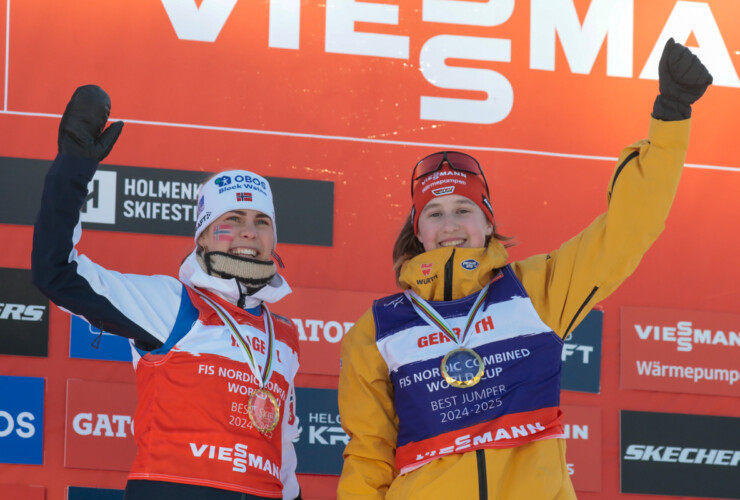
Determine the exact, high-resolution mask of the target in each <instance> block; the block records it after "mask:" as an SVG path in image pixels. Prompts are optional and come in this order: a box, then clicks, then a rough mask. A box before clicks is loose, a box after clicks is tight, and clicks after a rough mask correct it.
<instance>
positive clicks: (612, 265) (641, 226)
mask: <svg viewBox="0 0 740 500" xmlns="http://www.w3.org/2000/svg"><path fill="white" fill-rule="evenodd" d="M689 126H690V120H681V121H671V122H664V121H661V120H657V119H655V118H652V119H651V122H650V133H649V134H648V139H647V140H642V141H639V142H636V143H635V144H633V145H631V146H629V147H628V148H625V149H624V150H623V151H622V154H621V155H620V157H619V159H618V161H617V167H616V169H615V171H614V174H613V175H612V179H611V181H610V182H609V190H608V193H607V211H606V212H605V213H603V214H601V215H599V216H598V217H597V218H596V220H594V221H593V222H592V223H591V224H590V225H589V226H588V227H587V228H586V229H585V230H583V231H582V232H581V233H580V234H578V235H577V236H576V237H574V238H572V239H570V240H568V241H567V242H565V243H564V244H563V245H562V246H561V247H560V248H559V249H557V250H555V251H554V252H552V253H550V254H548V255H535V256H532V257H529V258H527V259H525V260H522V261H519V262H515V263H513V264H512V268H513V269H514V272H515V273H516V275H517V277H518V278H519V279H520V281H521V282H522V284H523V285H524V289H525V290H526V291H527V293H528V294H529V295H530V298H531V299H532V303H533V304H534V306H535V309H536V310H537V312H538V313H539V315H540V317H541V318H542V320H543V321H544V322H545V323H546V324H547V325H548V326H550V328H552V329H553V331H555V333H557V334H558V335H560V336H561V337H565V336H567V335H568V334H569V333H570V332H572V331H573V329H574V328H575V327H576V326H577V325H578V323H580V321H581V320H582V319H583V318H584V317H585V316H586V314H587V313H588V311H590V310H591V308H592V307H593V306H594V305H595V304H596V303H598V302H599V301H601V300H603V299H605V298H606V297H607V296H608V295H609V294H611V293H612V292H613V291H614V290H615V289H616V288H617V287H618V286H619V285H620V284H621V283H622V282H623V281H624V280H625V279H626V278H627V277H628V276H629V275H630V274H632V272H633V271H634V270H635V268H636V267H637V265H638V264H639V263H640V260H641V259H642V256H643V255H644V254H645V252H647V250H648V248H650V245H652V244H653V242H654V241H655V240H656V239H657V238H658V236H659V235H660V233H661V232H662V231H663V228H664V227H665V221H666V218H667V217H668V212H669V211H670V208H671V204H672V203H673V198H674V196H675V194H676V190H677V189H678V182H679V180H680V178H681V171H682V169H683V163H684V159H685V157H686V148H687V147H688V142H689Z"/></svg>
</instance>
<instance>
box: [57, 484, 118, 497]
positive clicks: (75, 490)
mask: <svg viewBox="0 0 740 500" xmlns="http://www.w3.org/2000/svg"><path fill="white" fill-rule="evenodd" d="M67 500H123V490H112V489H106V488H83V487H82V486H68V487H67Z"/></svg>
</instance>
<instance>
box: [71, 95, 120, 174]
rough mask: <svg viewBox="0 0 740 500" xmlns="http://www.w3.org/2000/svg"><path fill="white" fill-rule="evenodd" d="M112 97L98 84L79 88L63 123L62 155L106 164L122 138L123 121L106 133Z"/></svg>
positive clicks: (109, 128) (73, 96) (115, 124)
mask: <svg viewBox="0 0 740 500" xmlns="http://www.w3.org/2000/svg"><path fill="white" fill-rule="evenodd" d="M109 115H110V97H108V94H107V93H106V92H105V90H103V89H101V88H100V87H98V86H97V85H83V86H82V87H77V90H75V93H74V94H72V98H71V99H70V100H69V103H68V104H67V108H66V109H65V110H64V115H62V122H61V123H60V124H59V140H58V146H59V153H60V154H69V155H73V156H81V157H83V158H89V159H91V160H96V161H103V158H105V157H106V156H108V153H110V152H111V149H113V145H114V144H115V143H116V140H117V139H118V136H119V135H121V129H123V122H122V121H118V122H116V123H114V124H112V125H111V126H110V127H108V128H107V129H105V130H104V128H105V124H106V123H107V122H108V116H109Z"/></svg>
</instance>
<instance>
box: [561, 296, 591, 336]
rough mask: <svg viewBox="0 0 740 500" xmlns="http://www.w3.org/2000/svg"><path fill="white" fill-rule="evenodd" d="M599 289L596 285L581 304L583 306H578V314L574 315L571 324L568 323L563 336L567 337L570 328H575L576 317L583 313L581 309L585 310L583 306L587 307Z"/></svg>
mask: <svg viewBox="0 0 740 500" xmlns="http://www.w3.org/2000/svg"><path fill="white" fill-rule="evenodd" d="M598 290H599V287H598V286H595V287H594V288H593V290H591V293H589V294H588V297H586V300H584V301H583V304H581V307H579V308H578V311H576V315H575V316H573V319H572V320H570V325H568V329H567V330H565V333H564V334H563V338H566V337H567V336H568V334H569V333H570V329H571V328H573V323H575V322H576V319H577V318H578V316H579V315H580V314H581V311H583V308H584V307H586V304H588V303H589V302H590V301H591V299H592V298H593V297H594V294H596V292H597V291H598Z"/></svg>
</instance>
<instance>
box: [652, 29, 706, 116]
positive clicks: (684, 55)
mask: <svg viewBox="0 0 740 500" xmlns="http://www.w3.org/2000/svg"><path fill="white" fill-rule="evenodd" d="M711 84H712V75H710V74H709V71H707V68H706V67H705V66H704V65H703V64H702V62H701V61H700V60H699V58H698V57H696V56H695V55H694V54H692V53H691V51H690V50H689V49H687V48H686V47H684V46H683V45H681V44H680V43H676V42H675V41H674V40H673V38H669V39H668V41H667V42H666V44H665V47H664V48H663V55H661V56H660V64H659V65H658V85H659V88H660V95H658V97H656V98H655V104H654V105H653V116H654V117H655V118H658V119H659V120H664V121H673V120H685V119H686V118H690V117H691V105H692V104H694V102H696V100H697V99H699V98H700V97H701V96H702V95H704V92H705V91H706V90H707V87H709V85H711Z"/></svg>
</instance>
